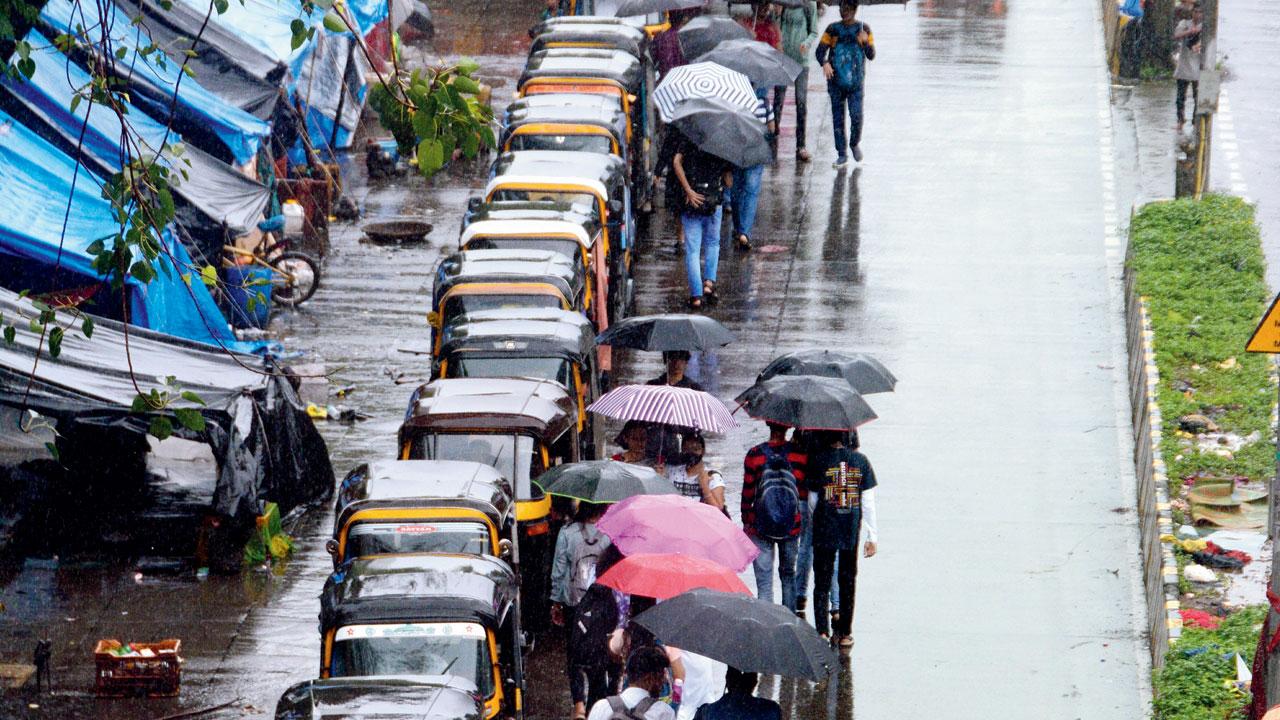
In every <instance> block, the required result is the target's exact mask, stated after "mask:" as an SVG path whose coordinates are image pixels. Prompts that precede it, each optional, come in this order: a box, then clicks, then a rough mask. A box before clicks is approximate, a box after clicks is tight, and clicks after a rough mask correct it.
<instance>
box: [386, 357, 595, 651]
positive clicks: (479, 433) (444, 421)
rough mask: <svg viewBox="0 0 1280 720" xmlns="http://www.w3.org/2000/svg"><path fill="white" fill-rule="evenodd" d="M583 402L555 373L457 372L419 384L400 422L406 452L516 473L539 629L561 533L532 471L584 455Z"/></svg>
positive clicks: (528, 606)
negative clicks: (494, 375) (470, 375)
mask: <svg viewBox="0 0 1280 720" xmlns="http://www.w3.org/2000/svg"><path fill="white" fill-rule="evenodd" d="M577 409H578V407H577V403H576V402H575V401H574V399H573V398H572V397H570V396H569V393H568V392H567V391H566V390H565V388H564V387H563V386H561V385H560V384H559V383H556V382H551V381H549V380H536V379H531V378H453V379H443V380H433V381H431V382H430V383H427V384H426V385H423V386H422V387H420V388H418V389H417V390H415V391H414V392H413V394H412V395H411V396H410V397H409V407H408V410H407V411H406V412H405V418H404V423H403V424H402V425H401V426H400V432H399V441H398V442H399V448H400V457H401V458H402V459H405V460H417V459H432V460H470V461H474V462H484V463H488V464H490V465H493V466H494V467H496V468H497V469H498V472H500V473H502V474H503V476H505V477H508V478H510V479H511V483H512V486H513V487H514V488H515V494H516V520H517V523H518V526H519V542H518V543H517V544H518V546H519V549H518V554H519V557H520V576H521V587H522V588H523V589H524V590H525V593H524V597H525V598H526V601H525V605H524V607H525V617H526V618H528V620H529V625H530V627H531V628H532V629H534V630H541V629H543V628H544V627H545V626H546V621H547V618H548V614H547V613H548V610H549V605H548V598H549V596H550V590H549V587H548V582H549V580H550V572H551V552H552V550H553V549H554V548H553V546H552V543H553V542H554V539H555V535H554V534H553V533H552V532H551V531H552V529H553V528H552V526H551V499H550V498H549V497H548V496H547V495H546V494H545V493H543V492H542V488H540V487H538V485H537V484H536V483H534V482H533V479H534V478H536V477H538V476H539V475H541V474H542V473H543V472H545V471H546V470H547V469H548V468H551V467H554V466H556V465H559V464H561V463H566V462H576V461H578V460H580V459H584V458H583V457H582V452H581V449H582V445H581V439H580V437H579V434H578V422H577V417H576V414H577ZM586 459H592V458H586Z"/></svg>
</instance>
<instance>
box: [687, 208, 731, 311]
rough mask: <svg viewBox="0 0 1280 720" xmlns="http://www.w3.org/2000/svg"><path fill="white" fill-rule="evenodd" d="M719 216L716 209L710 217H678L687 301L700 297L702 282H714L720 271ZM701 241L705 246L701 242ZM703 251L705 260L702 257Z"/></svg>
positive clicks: (688, 214)
mask: <svg viewBox="0 0 1280 720" xmlns="http://www.w3.org/2000/svg"><path fill="white" fill-rule="evenodd" d="M720 212H721V209H720V208H719V207H717V208H716V210H715V212H713V213H711V214H710V215H694V214H693V213H681V214H680V225H681V226H682V227H683V228H684V270H685V273H687V274H688V275H689V297H696V298H700V297H702V281H703V280H710V281H711V282H715V281H716V271H717V269H718V268H719V267H720ZM704 241H705V242H704ZM704 246H705V247H706V252H707V254H706V258H703V257H702V250H703V247H704Z"/></svg>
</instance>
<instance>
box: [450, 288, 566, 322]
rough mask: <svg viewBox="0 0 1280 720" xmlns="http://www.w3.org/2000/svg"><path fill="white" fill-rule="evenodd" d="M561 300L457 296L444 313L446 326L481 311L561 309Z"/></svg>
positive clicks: (544, 297) (556, 298)
mask: <svg viewBox="0 0 1280 720" xmlns="http://www.w3.org/2000/svg"><path fill="white" fill-rule="evenodd" d="M559 307H560V298H558V297H556V296H555V295H550V294H537V295H506V294H503V293H492V294H484V295H455V296H454V297H452V298H449V302H448V304H447V307H445V310H444V313H443V316H444V317H443V319H444V323H445V324H446V325H448V324H450V323H452V322H453V321H454V320H456V319H458V318H459V317H462V316H464V315H469V314H471V313H475V312H480V311H481V310H506V309H509V308H559Z"/></svg>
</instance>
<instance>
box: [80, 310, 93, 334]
mask: <svg viewBox="0 0 1280 720" xmlns="http://www.w3.org/2000/svg"><path fill="white" fill-rule="evenodd" d="M93 327H94V325H93V317H92V316H90V315H85V316H84V320H83V321H82V322H81V323H80V332H82V333H84V336H85V337H87V338H92V337H93Z"/></svg>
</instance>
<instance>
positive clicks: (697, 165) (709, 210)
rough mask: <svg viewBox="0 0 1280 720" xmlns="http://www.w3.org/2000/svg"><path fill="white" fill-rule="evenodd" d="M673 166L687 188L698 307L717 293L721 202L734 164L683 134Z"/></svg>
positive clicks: (689, 259)
mask: <svg viewBox="0 0 1280 720" xmlns="http://www.w3.org/2000/svg"><path fill="white" fill-rule="evenodd" d="M672 169H673V171H674V172H675V176H676V180H677V181H679V183H680V188H681V189H682V190H683V191H684V192H683V197H682V198H681V202H680V226H681V227H682V228H683V229H684V267H685V272H686V274H687V275H688V277H689V307H690V308H693V309H695V310H696V309H701V308H702V302H703V297H704V296H714V295H715V288H716V274H717V271H718V269H719V267H720V215H721V208H720V205H721V203H722V201H723V195H724V190H725V189H726V188H731V187H733V173H732V166H731V165H729V163H727V162H725V161H724V160H721V159H720V158H718V157H716V156H715V155H712V154H710V153H707V152H703V151H702V150H701V149H700V148H699V147H698V146H697V145H694V144H693V143H692V142H690V141H689V140H688V138H681V141H680V145H679V147H678V148H677V149H676V154H675V158H674V159H673V160H672ZM704 251H705V253H706V257H705V259H704V258H703V252H704Z"/></svg>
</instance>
